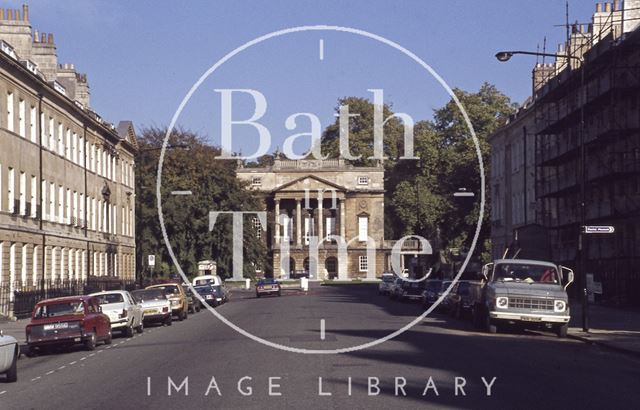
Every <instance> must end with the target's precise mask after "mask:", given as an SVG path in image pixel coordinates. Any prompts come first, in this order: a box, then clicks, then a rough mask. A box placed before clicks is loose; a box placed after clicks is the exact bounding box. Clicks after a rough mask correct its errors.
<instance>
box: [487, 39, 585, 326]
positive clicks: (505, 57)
mask: <svg viewBox="0 0 640 410" xmlns="http://www.w3.org/2000/svg"><path fill="white" fill-rule="evenodd" d="M516 54H523V55H530V56H540V57H555V58H558V57H561V58H567V59H573V60H577V61H579V62H580V126H579V129H580V163H579V168H578V174H579V177H580V227H579V230H578V255H577V256H578V264H579V269H580V271H581V275H580V277H581V288H582V289H581V290H582V292H581V299H582V331H583V332H588V331H589V298H588V289H587V271H586V265H587V264H586V251H585V249H584V245H585V244H584V241H585V233H584V232H583V231H584V226H585V225H586V219H587V217H586V209H585V206H586V203H585V202H586V200H585V185H586V147H585V129H584V106H585V103H586V98H585V89H584V71H585V68H584V58H582V57H581V56H574V55H571V54H553V53H539V52H533V51H521V50H516V51H499V52H498V53H496V58H497V59H498V61H501V62H505V61H509V59H511V57H513V56H514V55H516ZM525 172H526V171H525Z"/></svg>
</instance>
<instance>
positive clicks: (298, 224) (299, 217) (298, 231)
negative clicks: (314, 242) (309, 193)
mask: <svg viewBox="0 0 640 410" xmlns="http://www.w3.org/2000/svg"><path fill="white" fill-rule="evenodd" d="M300 202H301V201H300V199H296V244H297V245H298V246H302V206H301V204H300Z"/></svg>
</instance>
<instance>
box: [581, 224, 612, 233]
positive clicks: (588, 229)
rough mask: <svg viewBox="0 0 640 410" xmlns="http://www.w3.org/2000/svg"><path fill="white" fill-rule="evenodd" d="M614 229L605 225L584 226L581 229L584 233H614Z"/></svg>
mask: <svg viewBox="0 0 640 410" xmlns="http://www.w3.org/2000/svg"><path fill="white" fill-rule="evenodd" d="M615 231H616V228H615V227H614V226H607V225H586V226H583V227H582V232H584V233H614V232H615Z"/></svg>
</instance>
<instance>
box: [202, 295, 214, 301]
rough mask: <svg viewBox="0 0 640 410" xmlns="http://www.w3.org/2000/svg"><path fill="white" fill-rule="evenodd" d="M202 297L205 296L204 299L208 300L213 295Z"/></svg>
mask: <svg viewBox="0 0 640 410" xmlns="http://www.w3.org/2000/svg"><path fill="white" fill-rule="evenodd" d="M204 298H205V299H206V300H210V299H213V296H211V295H207V296H205V297H204Z"/></svg>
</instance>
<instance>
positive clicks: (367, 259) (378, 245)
mask: <svg viewBox="0 0 640 410" xmlns="http://www.w3.org/2000/svg"><path fill="white" fill-rule="evenodd" d="M237 176H238V178H239V179H240V180H242V181H245V182H246V183H247V185H248V187H249V189H251V190H254V191H256V192H257V193H259V194H260V195H261V196H262V197H263V199H264V201H263V204H264V210H266V211H267V220H268V224H267V225H268V226H267V229H266V233H265V231H264V230H263V229H262V228H263V227H261V226H260V222H259V220H258V218H254V228H255V229H256V230H257V232H261V233H259V235H261V238H262V239H263V240H264V241H265V243H266V244H267V246H268V248H269V249H270V252H271V255H272V264H273V273H274V277H276V278H288V277H292V276H295V274H296V273H300V272H308V273H309V274H310V278H311V279H320V280H323V279H343V280H347V279H354V278H361V279H374V278H376V277H378V276H380V275H381V274H382V272H383V271H386V270H388V269H389V263H390V262H389V254H390V252H391V241H385V239H384V169H383V167H382V166H381V165H379V166H375V167H353V166H351V165H348V164H345V162H344V161H343V160H338V159H335V160H275V163H274V165H273V166H270V167H266V168H244V167H241V168H239V169H238V170H237ZM314 237H317V238H319V239H318V242H319V244H318V245H317V247H316V246H314V243H313V238H314ZM342 240H344V242H342ZM341 243H342V244H343V245H346V246H345V247H343V249H346V250H347V251H346V255H340V251H339V249H340V244H341ZM367 244H369V249H368V250H367ZM315 249H317V254H315V251H314V250H315Z"/></svg>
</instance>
